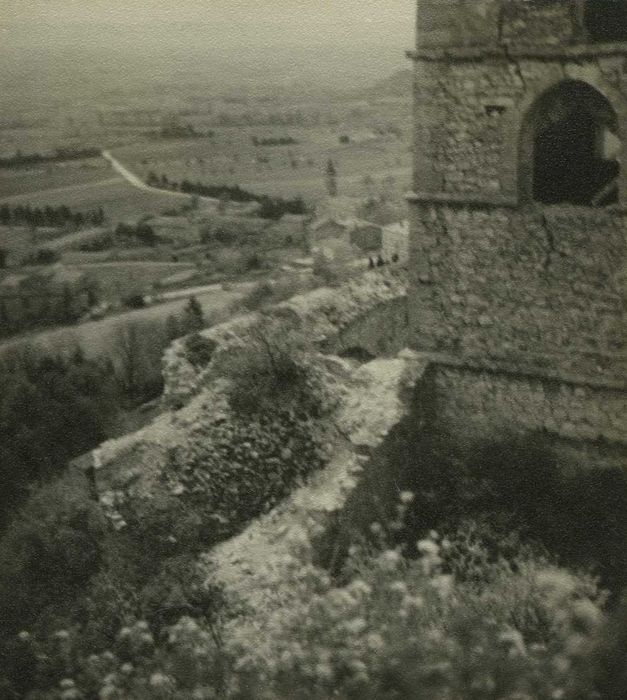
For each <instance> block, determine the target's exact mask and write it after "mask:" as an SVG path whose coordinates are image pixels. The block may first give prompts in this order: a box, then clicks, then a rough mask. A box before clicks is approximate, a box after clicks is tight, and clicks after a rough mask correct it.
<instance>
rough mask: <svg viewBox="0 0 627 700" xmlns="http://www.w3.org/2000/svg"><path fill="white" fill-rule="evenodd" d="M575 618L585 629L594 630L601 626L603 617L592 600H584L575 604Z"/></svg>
mask: <svg viewBox="0 0 627 700" xmlns="http://www.w3.org/2000/svg"><path fill="white" fill-rule="evenodd" d="M573 618H574V621H575V622H576V623H578V624H579V625H581V626H582V627H583V628H584V629H586V630H592V629H595V628H596V627H598V626H599V624H600V623H601V621H602V618H603V615H602V613H601V611H600V610H599V608H598V607H597V606H596V605H595V604H594V603H593V602H592V601H591V600H588V599H587V598H584V599H583V600H577V601H575V602H574V603H573Z"/></svg>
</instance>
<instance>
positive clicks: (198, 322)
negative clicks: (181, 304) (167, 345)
mask: <svg viewBox="0 0 627 700" xmlns="http://www.w3.org/2000/svg"><path fill="white" fill-rule="evenodd" d="M204 327H205V317H204V315H203V312H202V306H201V305H200V303H199V302H198V299H196V297H195V296H191V297H190V298H189V301H188V302H187V305H186V306H185V309H184V311H183V319H182V329H181V330H182V331H183V335H187V334H188V333H193V332H194V331H199V330H200V329H201V328H204Z"/></svg>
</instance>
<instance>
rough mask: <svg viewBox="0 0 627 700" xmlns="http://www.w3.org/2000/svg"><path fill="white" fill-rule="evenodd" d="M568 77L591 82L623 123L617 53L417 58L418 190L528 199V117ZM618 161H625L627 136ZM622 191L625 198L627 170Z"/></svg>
mask: <svg viewBox="0 0 627 700" xmlns="http://www.w3.org/2000/svg"><path fill="white" fill-rule="evenodd" d="M624 53H627V48H626V49H625V51H624ZM471 59H472V60H471ZM563 80H582V81H584V82H586V83H588V84H589V85H591V86H592V87H594V88H595V89H596V90H598V91H599V92H600V93H601V94H602V95H604V96H605V97H606V98H607V99H608V100H609V102H610V104H611V106H612V107H613V109H614V110H615V112H616V113H617V117H618V122H619V124H625V122H626V121H627V98H626V97H625V95H626V94H627V73H626V72H625V70H624V67H623V60H622V57H621V56H620V55H606V54H598V55H594V54H592V55H587V56H577V57H576V58H570V57H569V56H567V55H564V56H559V55H556V56H555V57H553V58H551V59H549V58H546V57H537V58H534V57H530V56H529V57H524V56H523V57H518V58H516V57H514V56H512V55H510V54H508V53H506V52H502V53H500V54H496V55H493V56H488V57H485V58H482V57H481V56H480V55H479V56H476V55H473V56H472V57H468V58H466V59H459V60H450V59H446V58H442V59H441V60H435V59H434V60H421V59H419V60H417V62H416V80H415V122H414V128H415V166H414V190H415V192H417V193H423V194H424V193H448V194H450V195H460V194H463V195H474V196H476V197H481V198H484V199H485V198H488V199H489V198H491V197H499V196H501V197H508V198H510V199H512V200H513V201H516V200H517V199H518V198H519V195H520V199H528V197H529V192H528V191H527V190H528V189H529V185H528V184H527V183H526V182H525V180H526V179H528V174H527V173H526V171H525V164H528V163H529V158H530V155H531V154H530V153H528V152H522V153H521V149H522V147H523V145H524V144H523V143H522V142H521V141H522V139H521V137H522V135H523V127H524V126H525V120H526V118H528V116H529V115H530V113H531V110H532V108H533V106H534V104H535V103H536V100H537V99H538V98H539V97H540V96H541V95H542V94H543V93H545V91H546V90H548V89H549V88H551V87H552V86H554V85H557V84H558V83H559V82H560V81H563ZM527 150H528V147H527ZM619 160H620V161H621V162H622V163H627V140H623V145H622V151H621V154H620V155H619ZM521 186H522V187H523V189H524V191H522V192H519V188H520V187H521ZM620 190H621V193H622V196H621V200H623V201H625V199H627V197H626V195H627V177H626V176H625V168H623V172H622V177H621V180H620Z"/></svg>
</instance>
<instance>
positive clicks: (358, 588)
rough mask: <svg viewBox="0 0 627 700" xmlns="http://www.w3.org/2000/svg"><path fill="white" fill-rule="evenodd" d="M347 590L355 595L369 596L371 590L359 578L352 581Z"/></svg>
mask: <svg viewBox="0 0 627 700" xmlns="http://www.w3.org/2000/svg"><path fill="white" fill-rule="evenodd" d="M348 589H349V590H350V591H351V592H352V593H353V594H357V595H363V596H369V595H370V594H371V593H372V588H371V587H370V586H369V585H368V584H367V583H366V582H365V581H362V580H361V579H359V578H356V579H355V580H354V581H352V582H351V584H350V585H349V586H348Z"/></svg>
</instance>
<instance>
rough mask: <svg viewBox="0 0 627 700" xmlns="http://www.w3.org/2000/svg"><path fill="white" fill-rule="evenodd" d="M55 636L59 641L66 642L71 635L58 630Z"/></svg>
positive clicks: (65, 631)
mask: <svg viewBox="0 0 627 700" xmlns="http://www.w3.org/2000/svg"><path fill="white" fill-rule="evenodd" d="M54 636H55V637H56V638H57V639H62V640H65V639H69V637H70V633H69V632H68V631H67V630H57V631H56V632H55V633H54Z"/></svg>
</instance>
